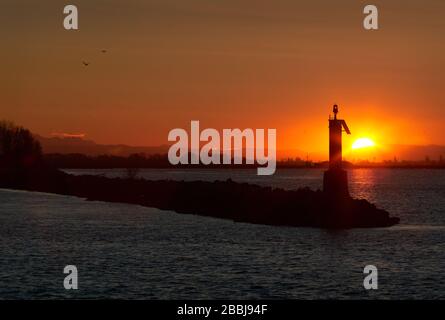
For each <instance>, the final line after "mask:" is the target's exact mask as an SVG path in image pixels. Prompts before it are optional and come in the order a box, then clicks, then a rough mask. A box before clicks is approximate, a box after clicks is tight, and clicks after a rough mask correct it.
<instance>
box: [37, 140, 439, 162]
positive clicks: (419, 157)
mask: <svg viewBox="0 0 445 320" xmlns="http://www.w3.org/2000/svg"><path fill="white" fill-rule="evenodd" d="M36 138H37V140H38V141H40V143H41V145H42V149H43V152H44V153H60V154H69V153H81V154H85V155H89V156H98V155H103V154H108V155H115V156H123V157H126V156H129V155H131V154H135V153H143V154H146V155H152V154H166V153H167V152H168V149H169V145H160V146H151V147H147V146H128V145H124V144H115V145H114V144H113V145H106V144H98V143H96V142H94V141H92V140H87V139H84V138H80V137H51V138H47V137H42V136H39V135H37V136H36ZM370 154H371V153H370ZM306 156H307V154H306V153H304V152H303V151H301V150H297V149H292V150H290V149H289V150H278V151H277V158H278V159H285V158H288V157H290V158H295V157H300V158H301V159H303V160H306ZM345 156H346V157H347V158H348V155H347V154H346V155H345ZM441 157H442V158H443V159H444V160H445V146H442V145H425V146H422V145H389V146H387V147H386V148H384V149H375V150H372V155H371V156H370V157H369V160H374V159H375V160H377V161H382V160H394V158H396V159H397V160H398V161H402V160H408V161H424V160H425V159H426V158H428V159H430V160H439V159H440V158H441ZM325 159H327V155H323V154H318V153H317V154H316V153H310V154H309V160H316V161H319V160H325ZM356 160H358V159H356Z"/></svg>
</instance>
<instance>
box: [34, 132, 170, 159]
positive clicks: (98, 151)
mask: <svg viewBox="0 0 445 320" xmlns="http://www.w3.org/2000/svg"><path fill="white" fill-rule="evenodd" d="M36 138H37V140H38V141H39V142H40V144H41V145H42V149H43V152H44V153H60V154H68V153H81V154H85V155H89V156H98V155H103V154H108V155H115V156H123V157H126V156H129V155H130V154H134V153H144V154H147V155H150V154H164V153H167V152H168V148H169V146H168V145H161V146H155V147H143V146H140V147H139V146H127V145H123V144H111V145H107V144H98V143H96V142H94V141H92V140H86V139H83V138H79V137H51V138H46V137H42V136H39V135H37V136H36Z"/></svg>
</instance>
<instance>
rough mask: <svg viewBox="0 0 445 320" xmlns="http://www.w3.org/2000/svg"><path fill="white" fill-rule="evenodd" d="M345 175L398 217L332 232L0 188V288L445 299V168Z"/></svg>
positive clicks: (284, 177) (34, 294) (12, 294)
mask: <svg viewBox="0 0 445 320" xmlns="http://www.w3.org/2000/svg"><path fill="white" fill-rule="evenodd" d="M67 171H68V170H67ZM68 172H70V173H74V174H86V173H88V174H104V175H106V176H110V177H112V176H120V175H124V174H125V173H124V171H122V170H69V171H68ZM140 176H141V177H144V178H147V179H166V178H167V179H176V180H208V181H213V180H225V179H227V178H232V179H233V180H235V181H247V182H251V183H256V184H260V185H270V186H274V187H282V188H286V189H293V188H298V187H303V186H309V187H310V188H312V189H317V188H321V184H322V171H320V170H303V169H296V170H291V169H288V170H278V171H277V173H276V174H275V175H274V176H272V177H265V176H257V175H256V172H255V171H249V170H142V171H141V172H140ZM349 180H350V189H351V193H352V195H353V196H355V197H358V198H366V199H368V200H370V201H372V202H374V203H376V204H377V205H378V206H379V207H382V208H384V209H386V210H388V211H389V212H390V213H391V214H392V215H396V216H399V217H400V218H401V224H400V225H398V226H394V227H391V228H382V229H354V230H347V231H336V232H331V231H326V230H319V229H311V228H288V227H271V226H260V225H251V224H244V223H233V222H231V221H225V220H219V219H213V218H206V217H199V216H194V215H182V214H176V213H173V212H168V211H160V210H157V209H152V208H144V207H140V206H136V205H127V204H115V203H113V204H110V203H104V202H90V201H85V200H83V199H80V198H75V197H66V196H59V195H51V194H42V193H31V192H23V191H13V190H4V189H0V252H1V255H0V298H3V299H10V298H34V299H41V298H125V299H182V298H184V299H201V298H202V299H214V298H233V299H238V298H239V299H241V298H268V299H275V298H277V299H279V298H290V299H314V298H342V299H353V298H381V299H399V298H402V299H413V298H431V299H436V298H445V276H444V275H443V270H444V267H445V250H444V249H445V171H442V170H403V169H400V170H388V169H356V170H351V171H349ZM217 205H218V204H217V203H215V206H217ZM69 264H73V265H76V266H77V268H78V270H79V290H78V291H74V292H73V291H66V290H64V289H63V279H64V276H65V275H64V274H63V268H64V266H65V265H69ZM367 264H373V265H376V266H377V267H378V269H379V289H378V290H374V291H366V290H364V289H363V285H362V282H363V277H364V275H363V267H364V266H365V265H367Z"/></svg>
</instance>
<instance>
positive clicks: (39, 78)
mask: <svg viewBox="0 0 445 320" xmlns="http://www.w3.org/2000/svg"><path fill="white" fill-rule="evenodd" d="M371 3H372V4H374V5H376V6H377V7H378V9H379V18H380V20H379V24H380V29H379V30H378V31H366V30H365V29H364V28H363V26H362V22H363V18H364V14H363V13H362V11H363V8H364V6H365V5H366V4H371ZM66 4H75V5H77V7H78V9H79V30H77V31H66V30H64V29H63V24H62V23H63V7H64V5H66ZM444 16H445V1H443V0H425V1H418V0H416V1H414V0H403V1H402V0H391V1H377V0H372V1H358V0H336V1H327V0H326V1H322V0H311V1H296V0H274V1H271V0H268V1H264V0H218V1H210V0H156V1H151V0H146V1H145V0H126V1H124V0H120V1H117V0H108V1H102V0H95V1H81V0H78V1H71V2H70V1H67V3H64V2H63V1H62V2H61V1H56V0H54V1H49V0H42V1H31V0H29V1H18V0H14V1H12V0H6V1H2V5H1V10H0V21H1V28H0V35H1V39H2V50H1V53H0V57H1V59H2V62H3V66H2V71H1V76H0V81H1V83H0V85H1V88H2V89H1V94H0V98H1V101H0V118H2V119H7V120H11V121H14V122H15V123H17V124H20V125H23V126H25V127H27V128H29V129H30V130H32V131H33V132H35V133H38V134H41V135H44V136H50V135H51V134H52V133H55V132H57V133H72V134H86V138H88V139H92V140H94V141H96V142H98V143H106V144H116V143H123V144H128V145H160V144H166V143H167V134H168V132H169V131H170V130H171V129H173V128H178V127H181V128H187V130H189V126H190V121H191V120H199V121H200V122H201V126H202V127H203V128H205V127H212V128H216V129H223V128H276V129H277V148H278V149H279V150H293V149H297V150H301V151H304V152H305V153H306V152H308V153H309V154H313V155H316V154H320V153H321V154H325V153H327V143H328V141H327V124H328V123H327V119H328V115H329V113H330V112H331V108H332V105H333V104H334V103H337V104H338V105H339V106H340V114H339V116H340V118H344V119H346V121H347V123H348V125H349V127H350V129H351V131H352V133H353V135H352V136H351V137H348V138H347V139H346V144H347V145H350V144H351V143H352V142H353V141H354V139H357V138H359V137H370V138H372V139H373V140H374V141H375V142H376V143H377V144H379V145H381V146H387V145H390V144H445V129H444V124H445V93H444V90H443V89H444V86H443V84H444V82H443V76H444V75H443V71H444V66H445V44H444V41H443V39H444V38H443V37H444V34H445V19H444ZM102 49H106V50H107V53H102V52H101V50H102ZM82 61H87V62H90V65H89V66H87V67H85V66H84V65H83V64H82Z"/></svg>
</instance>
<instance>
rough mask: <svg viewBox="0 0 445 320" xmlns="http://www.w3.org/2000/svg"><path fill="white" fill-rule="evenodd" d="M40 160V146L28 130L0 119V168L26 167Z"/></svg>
mask: <svg viewBox="0 0 445 320" xmlns="http://www.w3.org/2000/svg"><path fill="white" fill-rule="evenodd" d="M41 160H42V148H41V146H40V143H39V142H38V141H37V140H36V139H34V137H33V135H32V133H31V132H30V131H29V130H27V129H25V128H23V127H20V126H16V125H14V124H13V123H11V122H7V121H0V168H26V167H31V166H35V165H37V164H39V163H40V162H41Z"/></svg>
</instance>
